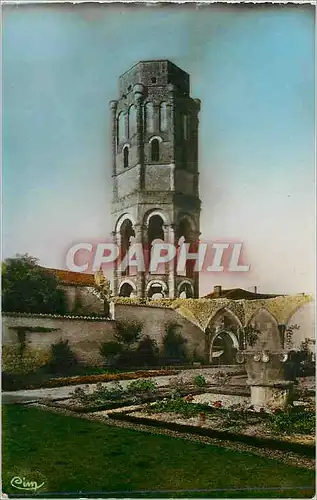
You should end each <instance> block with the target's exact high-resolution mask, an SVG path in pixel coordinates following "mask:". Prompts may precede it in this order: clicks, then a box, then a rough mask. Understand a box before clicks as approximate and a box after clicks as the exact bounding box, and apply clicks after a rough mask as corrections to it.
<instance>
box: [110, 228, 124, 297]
mask: <svg viewBox="0 0 317 500" xmlns="http://www.w3.org/2000/svg"><path fill="white" fill-rule="evenodd" d="M112 236H113V242H114V244H115V245H117V246H118V248H119V250H121V234H120V232H118V233H116V232H115V231H113V233H112ZM120 263H121V252H120V253H119V257H118V259H117V260H116V261H115V264H114V270H113V293H114V295H119V291H120V284H121V278H122V273H121V271H120V269H119V268H118V265H120Z"/></svg>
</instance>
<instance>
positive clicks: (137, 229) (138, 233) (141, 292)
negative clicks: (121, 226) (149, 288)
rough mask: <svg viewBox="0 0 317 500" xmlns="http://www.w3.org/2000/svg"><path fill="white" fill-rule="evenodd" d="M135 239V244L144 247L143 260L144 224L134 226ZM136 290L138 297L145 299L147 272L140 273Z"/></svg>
mask: <svg viewBox="0 0 317 500" xmlns="http://www.w3.org/2000/svg"><path fill="white" fill-rule="evenodd" d="M134 233H135V239H134V243H137V244H141V245H142V252H143V259H144V257H145V255H144V241H145V238H144V234H145V227H144V226H143V225H142V224H135V226H134ZM136 289H137V296H138V297H141V298H142V297H145V271H139V272H138V274H137V278H136Z"/></svg>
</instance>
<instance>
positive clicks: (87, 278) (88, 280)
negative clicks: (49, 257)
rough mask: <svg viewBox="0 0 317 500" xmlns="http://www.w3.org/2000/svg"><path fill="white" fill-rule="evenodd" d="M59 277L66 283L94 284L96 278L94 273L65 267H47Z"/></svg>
mask: <svg viewBox="0 0 317 500" xmlns="http://www.w3.org/2000/svg"><path fill="white" fill-rule="evenodd" d="M45 269H46V270H47V271H49V272H52V273H53V274H55V276H57V278H59V280H60V281H61V282H62V283H63V284H64V285H81V286H94V284H95V279H94V275H93V274H86V273H75V272H74V271H66V270H64V269H52V268H45Z"/></svg>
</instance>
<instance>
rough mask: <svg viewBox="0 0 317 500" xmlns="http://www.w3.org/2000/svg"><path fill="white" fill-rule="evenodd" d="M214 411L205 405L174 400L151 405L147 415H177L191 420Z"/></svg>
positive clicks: (148, 407)
mask: <svg viewBox="0 0 317 500" xmlns="http://www.w3.org/2000/svg"><path fill="white" fill-rule="evenodd" d="M211 411H212V410H211V408H210V407H209V406H207V405H203V404H196V403H189V402H186V401H184V399H183V398H172V399H168V400H163V401H158V402H156V403H154V404H149V405H147V407H146V412H147V413H169V412H172V413H177V414H178V415H182V416H183V417H185V418H191V417H195V416H197V415H199V413H202V412H205V413H207V414H208V413H210V412H211Z"/></svg>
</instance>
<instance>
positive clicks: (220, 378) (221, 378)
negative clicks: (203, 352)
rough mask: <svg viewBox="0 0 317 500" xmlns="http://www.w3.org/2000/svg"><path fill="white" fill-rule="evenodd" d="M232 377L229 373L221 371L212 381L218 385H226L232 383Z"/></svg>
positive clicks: (215, 374) (214, 375)
mask: <svg viewBox="0 0 317 500" xmlns="http://www.w3.org/2000/svg"><path fill="white" fill-rule="evenodd" d="M231 376H232V375H230V374H229V373H226V372H224V371H222V370H219V371H217V372H215V373H214V374H213V376H212V381H213V383H214V384H217V385H226V384H228V382H229V381H230V379H231Z"/></svg>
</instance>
